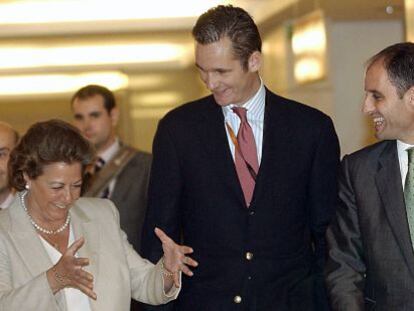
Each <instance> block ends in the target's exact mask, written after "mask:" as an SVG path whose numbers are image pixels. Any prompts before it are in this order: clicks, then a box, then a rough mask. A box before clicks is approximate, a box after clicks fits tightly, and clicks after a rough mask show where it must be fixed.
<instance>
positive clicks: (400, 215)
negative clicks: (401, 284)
mask: <svg viewBox="0 0 414 311" xmlns="http://www.w3.org/2000/svg"><path fill="white" fill-rule="evenodd" d="M398 163H399V162H398V154H397V147H396V142H395V141H394V142H390V143H389V144H388V145H387V146H386V147H385V149H384V151H383V152H382V154H381V155H380V158H379V166H378V171H377V176H376V184H377V188H378V193H379V196H380V198H381V201H382V203H383V206H384V209H385V213H386V215H387V217H388V221H389V223H390V225H391V229H392V231H393V233H394V235H395V239H396V241H397V243H398V244H399V246H400V248H401V251H402V253H403V255H404V257H405V260H406V262H407V265H408V268H409V270H410V272H411V274H412V275H413V276H414V252H413V246H412V244H411V239H410V230H409V227H408V221H407V213H406V208H405V203H404V193H403V189H402V185H401V173H400V168H399V165H398Z"/></svg>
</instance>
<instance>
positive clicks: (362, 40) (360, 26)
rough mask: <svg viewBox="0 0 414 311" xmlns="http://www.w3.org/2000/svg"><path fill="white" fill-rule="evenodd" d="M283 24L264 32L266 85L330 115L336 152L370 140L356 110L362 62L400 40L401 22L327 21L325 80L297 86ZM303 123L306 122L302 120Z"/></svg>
mask: <svg viewBox="0 0 414 311" xmlns="http://www.w3.org/2000/svg"><path fill="white" fill-rule="evenodd" d="M287 29H288V28H287V26H278V27H275V29H274V30H273V31H270V32H268V33H267V34H266V35H265V36H264V42H265V47H270V48H266V49H264V56H265V57H264V61H265V63H264V67H265V69H264V70H263V71H262V74H263V78H264V80H265V82H266V83H267V85H268V86H269V87H270V89H272V90H274V91H276V92H279V93H280V94H281V95H283V96H286V97H288V98H292V99H294V100H297V101H299V102H302V103H305V104H307V105H309V106H312V107H315V108H317V109H319V110H321V111H323V112H325V113H326V114H328V115H330V116H331V117H332V119H333V121H334V125H335V128H336V130H337V133H338V136H339V140H340V144H341V151H342V154H347V153H350V152H353V151H355V150H357V149H360V148H362V147H363V146H366V145H367V144H370V143H372V142H374V139H373V134H372V129H371V128H372V126H371V123H370V121H369V120H367V118H365V117H364V116H363V115H362V113H361V103H362V99H363V96H364V92H363V76H364V62H365V61H366V60H367V59H368V58H369V57H370V56H372V55H374V54H375V53H377V52H379V51H380V50H381V49H383V48H384V47H386V46H388V45H390V44H392V43H396V42H399V41H402V40H403V36H404V31H403V23H402V22H401V21H398V20H383V21H378V20H376V21H332V20H329V19H328V20H327V40H328V52H327V53H328V55H327V57H328V66H327V67H328V73H327V76H326V78H325V79H323V80H320V81H317V82H312V83H307V84H304V85H298V84H297V83H295V82H294V80H293V78H292V73H293V66H292V52H291V49H290V39H289V35H288V30H287ZM304 122H306V120H304Z"/></svg>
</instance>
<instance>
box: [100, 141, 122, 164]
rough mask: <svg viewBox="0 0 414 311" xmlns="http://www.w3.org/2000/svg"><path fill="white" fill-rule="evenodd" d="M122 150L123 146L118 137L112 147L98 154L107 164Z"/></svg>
mask: <svg viewBox="0 0 414 311" xmlns="http://www.w3.org/2000/svg"><path fill="white" fill-rule="evenodd" d="M120 149H121V144H120V142H119V139H118V137H117V138H116V139H115V141H114V142H113V144H112V145H110V146H109V147H108V148H107V149H106V150H105V151H103V152H101V153H100V154H98V156H99V157H101V158H102V159H103V160H104V161H105V163H107V162H109V161H110V160H111V159H112V158H113V157H114V156H115V155H116V154H117V153H118V151H119V150H120Z"/></svg>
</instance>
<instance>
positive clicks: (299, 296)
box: [143, 6, 339, 311]
mask: <svg viewBox="0 0 414 311" xmlns="http://www.w3.org/2000/svg"><path fill="white" fill-rule="evenodd" d="M193 36H194V38H195V41H196V46H195V61H196V67H197V68H198V70H199V73H200V77H201V79H202V80H203V82H204V84H205V85H206V87H207V88H208V89H209V90H210V91H211V93H212V95H210V96H207V97H205V98H202V99H199V100H196V101H194V102H191V103H188V104H185V105H183V106H181V107H178V108H176V109H174V110H172V111H171V112H169V113H168V114H167V115H166V116H165V117H164V118H163V119H162V120H161V121H160V123H159V125H158V129H157V133H156V136H155V140H154V144H153V157H154V159H153V166H152V170H151V178H150V186H149V194H148V211H147V216H146V221H145V225H144V231H143V255H144V256H145V257H146V258H149V259H150V260H152V261H157V260H158V259H159V258H160V256H161V254H162V248H161V244H160V243H159V242H158V241H157V239H156V236H155V235H154V227H160V228H162V229H163V230H165V232H167V233H168V234H169V235H170V236H171V237H172V238H173V239H177V240H179V239H180V238H182V239H183V241H184V243H185V244H187V245H189V246H191V247H192V248H193V249H194V254H193V255H194V258H195V259H196V260H197V261H198V263H199V267H198V268H197V269H195V270H194V275H193V277H191V278H189V277H183V287H182V291H181V293H180V296H179V298H178V300H177V301H176V302H174V303H175V310H180V311H194V310H197V311H204V310H206V311H207V310H208V311H211V310H214V311H216V310H217V311H218V310H226V311H231V310H249V311H250V310H251V311H272V310H278V311H287V310H290V311H292V310H307V311H308V310H317V311H321V310H325V309H326V308H327V300H326V296H324V280H323V273H322V272H323V266H324V263H325V256H326V242H325V232H326V228H327V226H328V223H329V221H330V218H331V215H332V213H333V206H334V205H335V201H336V195H337V189H336V171H337V167H338V165H339V146H338V140H337V136H336V134H335V130H334V127H333V125H332V121H331V119H330V118H329V117H328V116H326V115H325V114H323V113H321V112H320V111H318V110H316V109H313V108H311V107H308V106H305V105H302V104H300V103H297V102H294V101H291V100H288V99H285V98H282V97H280V96H278V95H276V94H274V93H272V92H271V91H269V90H268V89H267V88H266V87H265V86H264V83H263V81H262V79H261V78H260V76H259V69H260V67H261V64H262V55H261V38H260V34H259V31H258V29H257V26H256V25H255V23H254V21H253V20H252V18H251V17H250V15H249V14H248V13H247V12H246V11H244V10H243V9H241V8H237V7H233V6H217V7H215V8H212V9H210V10H209V11H207V12H206V13H204V14H203V15H201V16H200V17H199V19H198V20H197V22H196V25H195V26H194V28H193ZM275 70H277V68H275ZM173 272H176V271H173ZM170 307H172V306H171V305H170Z"/></svg>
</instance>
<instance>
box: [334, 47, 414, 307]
mask: <svg viewBox="0 0 414 311" xmlns="http://www.w3.org/2000/svg"><path fill="white" fill-rule="evenodd" d="M365 92H366V96H365V100H364V105H363V111H364V113H365V114H367V115H368V116H369V117H370V118H372V120H373V123H374V127H375V135H376V137H377V138H378V139H380V140H382V141H381V142H379V143H376V144H374V145H372V146H369V147H366V148H364V149H362V150H360V151H357V152H355V153H353V154H351V155H349V156H345V157H344V159H343V161H342V170H341V174H340V178H339V196H340V202H339V205H338V208H337V215H336V217H335V218H334V221H333V223H332V225H331V226H330V228H329V230H328V242H329V249H330V250H329V260H328V265H327V284H328V289H329V294H330V298H331V302H332V307H333V309H334V310H344V311H347V310H349V311H359V310H377V311H382V310H383V311H390V310H398V311H404V310H414V252H413V242H414V239H413V238H414V149H412V148H413V146H414V44H413V43H400V44H395V45H392V46H389V47H387V48H386V49H384V50H382V51H381V52H379V53H378V54H377V55H375V56H374V57H372V58H371V59H370V60H369V62H368V66H367V69H366V76H365Z"/></svg>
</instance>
